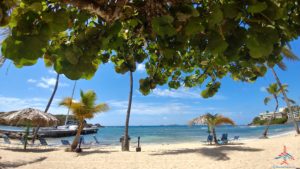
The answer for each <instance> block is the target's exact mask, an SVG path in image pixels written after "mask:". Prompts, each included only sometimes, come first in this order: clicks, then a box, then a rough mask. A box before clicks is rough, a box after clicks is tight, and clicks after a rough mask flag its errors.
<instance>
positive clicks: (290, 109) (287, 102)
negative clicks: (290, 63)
mask: <svg viewBox="0 0 300 169" xmlns="http://www.w3.org/2000/svg"><path fill="white" fill-rule="evenodd" d="M271 70H272V73H273V75H274V77H275V79H276V81H277V84H278V86H279V87H280V90H281V92H282V94H283V97H284V101H285V102H286V104H287V107H288V111H289V114H290V117H291V118H292V120H293V123H294V127H295V130H296V133H297V134H300V130H299V126H298V123H297V121H296V120H295V117H294V113H293V111H292V108H291V104H290V102H289V99H288V97H287V94H286V92H285V91H284V88H283V86H282V84H281V82H280V80H279V77H278V76H277V74H276V72H275V70H274V68H271Z"/></svg>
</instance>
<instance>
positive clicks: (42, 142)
mask: <svg viewBox="0 0 300 169" xmlns="http://www.w3.org/2000/svg"><path fill="white" fill-rule="evenodd" d="M39 141H40V143H41V145H42V146H49V145H48V143H47V141H46V139H44V138H39Z"/></svg>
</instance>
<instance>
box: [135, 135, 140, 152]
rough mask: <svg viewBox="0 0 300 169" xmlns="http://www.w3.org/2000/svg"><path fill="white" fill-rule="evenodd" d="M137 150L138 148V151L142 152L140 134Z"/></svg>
mask: <svg viewBox="0 0 300 169" xmlns="http://www.w3.org/2000/svg"><path fill="white" fill-rule="evenodd" d="M135 150H136V152H141V150H142V149H141V147H140V136H139V137H138V146H137V148H136V149H135Z"/></svg>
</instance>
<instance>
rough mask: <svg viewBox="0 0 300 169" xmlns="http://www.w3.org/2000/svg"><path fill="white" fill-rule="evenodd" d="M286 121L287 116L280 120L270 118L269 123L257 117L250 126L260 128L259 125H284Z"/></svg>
mask: <svg viewBox="0 0 300 169" xmlns="http://www.w3.org/2000/svg"><path fill="white" fill-rule="evenodd" d="M287 120H288V117H287V116H283V117H282V118H272V119H271V122H269V120H267V119H264V120H262V119H260V118H259V117H255V118H254V119H253V120H252V122H251V124H250V125H255V126H261V125H268V123H269V125H273V124H285V123H286V122H287Z"/></svg>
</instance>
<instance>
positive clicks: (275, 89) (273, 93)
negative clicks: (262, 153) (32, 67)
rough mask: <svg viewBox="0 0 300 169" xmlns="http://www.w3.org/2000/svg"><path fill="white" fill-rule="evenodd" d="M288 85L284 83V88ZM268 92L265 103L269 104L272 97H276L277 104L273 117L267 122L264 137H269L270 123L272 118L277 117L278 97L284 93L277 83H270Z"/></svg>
mask: <svg viewBox="0 0 300 169" xmlns="http://www.w3.org/2000/svg"><path fill="white" fill-rule="evenodd" d="M286 87H287V86H286V85H284V90H286ZM267 92H268V93H269V94H270V95H269V96H268V97H266V98H265V99H264V103H265V105H267V104H268V103H269V102H270V100H271V99H274V100H275V103H276V104H275V110H274V112H273V115H272V117H271V118H269V120H268V122H267V126H266V129H265V131H264V132H263V136H262V138H267V135H268V131H269V128H270V124H271V122H272V120H273V119H274V118H275V113H276V112H277V110H278V97H279V95H280V94H281V93H282V92H281V90H280V88H279V86H278V84H277V83H272V84H270V85H269V87H267Z"/></svg>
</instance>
